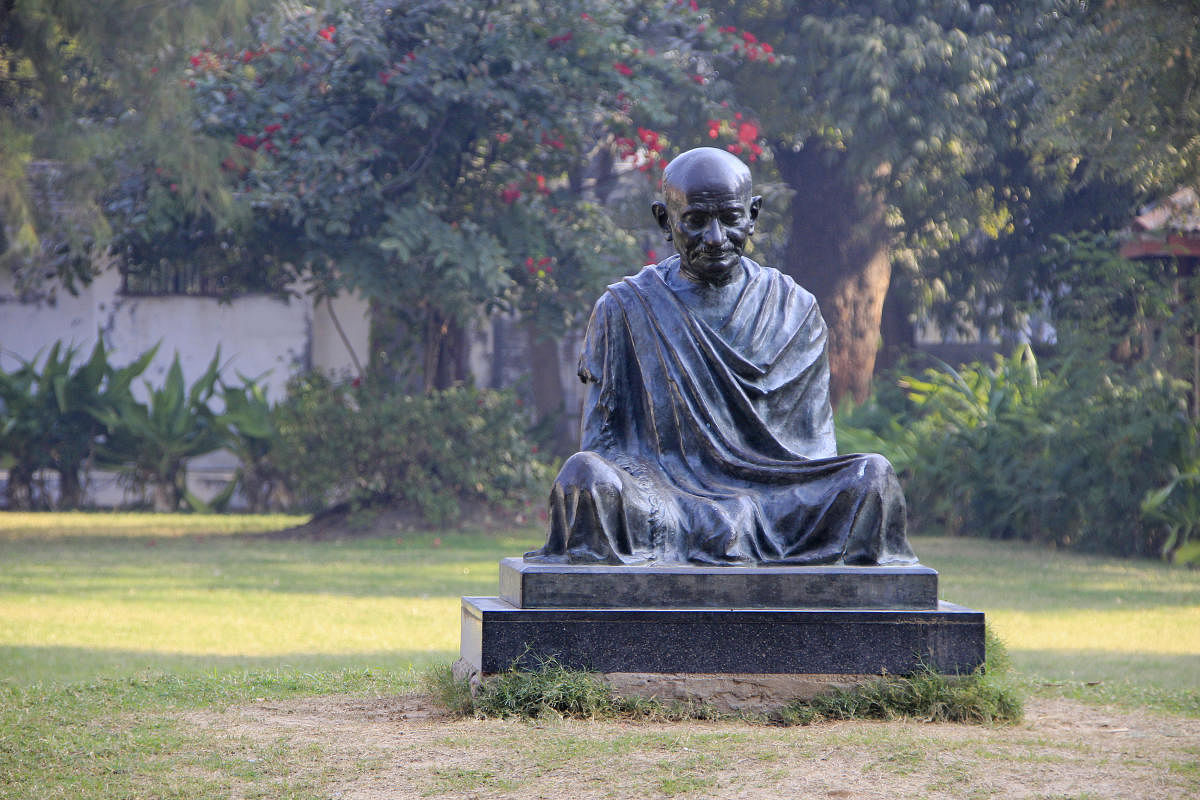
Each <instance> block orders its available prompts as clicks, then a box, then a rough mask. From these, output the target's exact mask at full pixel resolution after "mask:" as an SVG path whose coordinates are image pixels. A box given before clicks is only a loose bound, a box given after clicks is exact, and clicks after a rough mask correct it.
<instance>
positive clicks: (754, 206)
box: [750, 194, 762, 234]
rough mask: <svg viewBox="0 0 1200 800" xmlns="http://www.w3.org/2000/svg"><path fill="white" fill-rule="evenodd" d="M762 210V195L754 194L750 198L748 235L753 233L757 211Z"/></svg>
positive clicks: (756, 220)
mask: <svg viewBox="0 0 1200 800" xmlns="http://www.w3.org/2000/svg"><path fill="white" fill-rule="evenodd" d="M761 208H762V195H760V194H756V195H754V197H751V198H750V233H751V234H753V233H754V223H755V222H758V211H759V209H761Z"/></svg>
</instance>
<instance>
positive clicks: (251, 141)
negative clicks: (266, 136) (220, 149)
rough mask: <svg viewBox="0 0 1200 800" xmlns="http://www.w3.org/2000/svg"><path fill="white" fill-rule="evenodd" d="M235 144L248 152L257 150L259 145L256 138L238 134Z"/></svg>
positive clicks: (246, 134)
mask: <svg viewBox="0 0 1200 800" xmlns="http://www.w3.org/2000/svg"><path fill="white" fill-rule="evenodd" d="M237 143H238V144H239V145H241V146H242V147H245V148H247V149H250V150H257V149H258V145H259V141H258V137H257V136H251V135H250V134H248V133H239V134H238V137H237Z"/></svg>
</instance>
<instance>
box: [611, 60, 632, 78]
mask: <svg viewBox="0 0 1200 800" xmlns="http://www.w3.org/2000/svg"><path fill="white" fill-rule="evenodd" d="M613 69H615V70H616V71H617V72H619V73H621V74H622V75H624V76H625V77H626V78H628V77H629V76H630V75H632V74H633V67H631V66H629V65H628V64H625V63H622V62H620V61H616V62H613Z"/></svg>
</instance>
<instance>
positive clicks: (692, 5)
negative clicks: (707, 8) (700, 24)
mask: <svg viewBox="0 0 1200 800" xmlns="http://www.w3.org/2000/svg"><path fill="white" fill-rule="evenodd" d="M688 8H690V9H691V10H692V11H699V10H700V4H699V3H697V2H696V0H691V2H690V3H688Z"/></svg>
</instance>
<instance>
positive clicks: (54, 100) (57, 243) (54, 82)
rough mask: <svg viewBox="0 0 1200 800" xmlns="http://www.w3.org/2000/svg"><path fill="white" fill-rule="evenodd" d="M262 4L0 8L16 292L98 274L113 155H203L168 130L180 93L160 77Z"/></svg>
mask: <svg viewBox="0 0 1200 800" xmlns="http://www.w3.org/2000/svg"><path fill="white" fill-rule="evenodd" d="M265 5H266V0H196V2H189V3H183V4H178V3H176V4H169V5H168V4H147V3H145V2H141V0H113V1H112V2H104V3H95V2H90V0H0V266H8V267H9V268H12V269H14V270H16V271H17V276H18V278H19V285H21V286H22V287H23V288H34V287H38V286H39V285H40V284H41V283H43V278H44V277H46V275H45V273H47V272H48V273H49V275H50V276H52V277H54V278H57V279H58V280H60V281H62V282H63V283H65V284H66V285H67V286H68V287H71V286H72V285H73V284H74V282H75V281H78V280H84V281H86V280H88V279H89V278H90V276H91V273H90V266H91V265H90V261H89V259H88V258H87V256H86V251H87V249H88V245H89V244H93V243H95V244H98V245H103V243H104V240H105V238H106V236H107V230H106V228H105V226H104V220H103V217H102V215H100V214H98V213H95V207H94V205H92V204H91V203H90V201H91V199H92V198H93V197H94V196H95V193H96V191H97V189H98V188H99V187H100V186H102V185H104V183H105V181H106V180H107V179H108V178H109V177H110V174H111V173H110V172H109V170H108V168H109V167H110V166H111V160H112V154H113V153H114V152H118V151H119V150H120V149H121V148H122V147H124V146H125V145H126V143H128V142H130V141H138V142H140V143H141V144H142V146H144V147H145V148H147V150H148V151H149V152H152V153H155V154H158V155H160V156H161V157H163V158H166V157H171V158H173V159H175V160H177V161H184V160H186V159H188V158H192V157H194V152H195V146H194V143H193V142H192V141H191V140H190V137H188V136H187V135H186V133H187V131H186V130H182V131H181V130H179V129H178V128H176V127H175V126H173V125H171V124H170V120H172V119H173V118H174V117H175V114H176V112H177V110H178V100H179V97H178V92H177V90H178V89H179V88H181V87H179V86H178V84H176V83H172V82H169V81H163V80H162V78H161V75H163V74H166V73H167V72H169V71H170V70H171V69H172V65H173V64H174V63H175V62H176V61H177V60H178V58H179V56H180V54H181V53H182V52H183V49H184V47H185V45H186V44H187V43H189V42H194V41H196V40H197V39H198V38H200V37H203V36H206V35H214V34H221V33H222V32H230V31H234V30H240V29H241V28H242V27H243V26H244V24H245V21H246V19H247V18H248V16H249V14H250V13H251V12H252V11H253V10H254V9H255V8H258V7H262V6H265ZM164 126H165V130H164ZM194 177H196V178H202V176H201V175H199V174H197V175H195V176H194ZM197 184H198V185H197V186H196V187H194V188H195V189H196V191H192V192H189V195H190V196H191V197H193V198H194V199H195V202H197V203H202V204H203V203H207V204H212V203H219V202H220V200H221V198H220V191H219V188H218V187H217V186H215V185H214V184H213V183H212V182H205V181H203V180H202V179H201V180H198V181H197ZM64 208H65V209H67V210H65V211H64Z"/></svg>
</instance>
